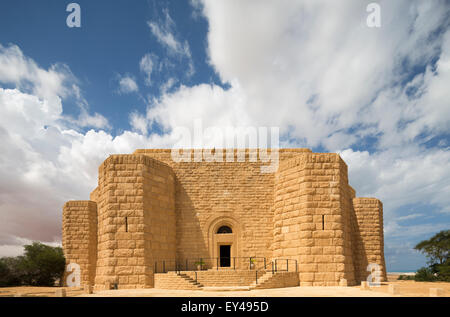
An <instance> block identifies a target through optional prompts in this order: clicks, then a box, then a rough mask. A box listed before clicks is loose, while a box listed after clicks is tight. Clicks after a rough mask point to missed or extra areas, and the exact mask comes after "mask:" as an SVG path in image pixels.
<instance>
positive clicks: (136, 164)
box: [63, 149, 386, 289]
mask: <svg viewBox="0 0 450 317" xmlns="http://www.w3.org/2000/svg"><path fill="white" fill-rule="evenodd" d="M239 153H244V156H243V158H244V159H243V161H239V160H238V157H239ZM251 153H252V152H251V151H250V150H245V151H242V152H241V151H238V150H234V151H233V153H232V155H234V162H226V151H224V153H223V162H206V161H205V160H202V161H201V162H195V159H194V158H195V155H194V151H192V153H191V161H190V162H178V163H177V162H175V161H174V160H173V159H172V156H171V150H137V151H136V152H135V153H134V154H130V155H112V156H110V157H109V158H108V159H106V160H105V162H103V164H102V165H101V166H100V167H99V183H98V187H97V188H96V189H95V190H94V191H93V192H92V193H91V195H90V199H91V201H90V202H68V203H67V204H66V205H65V206H64V218H63V219H64V220H63V244H64V251H65V254H66V256H67V259H68V261H75V262H76V261H81V263H79V264H80V265H83V272H89V273H85V274H87V275H86V276H87V277H84V281H89V283H93V282H94V280H95V287H96V289H104V288H107V287H110V286H111V284H117V285H118V287H119V288H137V287H153V286H154V264H155V261H162V260H166V261H170V260H173V261H174V260H175V259H176V260H177V261H180V262H184V260H185V259H190V260H193V259H198V258H203V259H204V260H205V262H207V263H210V264H211V265H210V266H211V267H215V266H217V264H216V263H217V261H216V260H217V259H216V257H217V256H218V253H217V252H218V246H219V245H220V244H221V243H225V244H232V248H231V257H237V258H239V257H246V259H242V260H241V259H238V260H237V264H239V263H240V261H242V263H244V265H243V266H242V267H241V266H239V265H237V266H236V267H237V268H241V269H246V268H247V264H248V257H265V258H266V259H267V263H270V261H271V260H273V259H290V260H295V261H297V266H298V270H299V280H300V285H311V286H314V285H330V286H331V285H333V286H334V285H339V282H340V280H341V279H345V280H346V281H347V283H348V285H353V284H355V283H357V282H359V281H361V280H365V277H366V276H367V274H369V273H368V272H366V271H365V270H366V268H367V264H368V263H378V264H380V266H381V267H382V268H383V272H384V273H383V274H384V277H385V274H386V273H385V270H386V269H385V263H384V255H383V247H384V245H383V217H382V204H381V202H380V201H378V200H376V199H366V198H355V191H354V190H353V189H352V188H351V187H350V186H349V184H348V175H347V166H346V164H345V163H344V162H343V161H342V159H341V158H340V157H339V155H337V154H330V153H312V152H311V151H310V150H307V149H281V150H280V151H279V160H280V163H279V164H280V165H279V169H278V171H277V172H276V173H261V167H262V166H267V165H268V164H267V163H263V162H261V160H259V159H258V160H257V161H256V162H251V161H250V155H251ZM221 225H227V226H230V227H231V228H232V229H233V233H232V234H226V235H218V234H216V230H217V229H218V228H219V227H220V226H221ZM82 232H83V233H82ZM85 232H87V234H84V233H85ZM94 241H95V242H94ZM86 246H88V247H87V248H88V250H89V252H88V253H85V254H82V251H81V250H82V249H83V250H86ZM208 258H209V259H208ZM295 261H293V262H291V263H292V265H294V263H295ZM269 265H270V264H269ZM290 265H291V264H290ZM86 283H87V282H86Z"/></svg>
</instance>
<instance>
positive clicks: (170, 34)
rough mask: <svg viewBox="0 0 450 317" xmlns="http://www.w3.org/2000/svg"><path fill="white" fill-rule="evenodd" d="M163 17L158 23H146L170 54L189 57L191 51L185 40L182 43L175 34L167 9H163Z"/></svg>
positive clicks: (173, 24)
mask: <svg viewBox="0 0 450 317" xmlns="http://www.w3.org/2000/svg"><path fill="white" fill-rule="evenodd" d="M163 14H164V19H163V20H161V21H160V22H159V23H157V22H154V21H148V22H147V25H148V27H149V28H150V30H151V32H152V34H153V35H154V36H155V37H156V39H157V40H158V42H160V43H161V44H162V45H163V46H165V47H166V48H167V49H168V52H169V53H171V54H176V55H181V56H183V55H184V56H186V57H189V58H190V57H191V51H190V48H189V44H188V43H187V41H184V42H183V43H182V42H181V41H180V40H178V39H177V37H176V35H175V23H174V22H173V20H172V18H171V17H170V14H169V10H167V9H165V10H163Z"/></svg>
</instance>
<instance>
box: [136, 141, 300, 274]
mask: <svg viewBox="0 0 450 317" xmlns="http://www.w3.org/2000/svg"><path fill="white" fill-rule="evenodd" d="M305 151H309V150H305V149H297V150H292V151H291V152H289V151H286V152H282V153H280V158H283V157H284V156H285V155H297V154H298V153H303V152H305ZM233 152H234V154H233V155H234V162H226V151H225V150H224V151H223V162H206V161H204V160H203V161H202V162H194V151H192V153H191V162H179V163H176V162H174V161H173V159H172V157H171V150H152V149H145V150H137V151H135V154H140V155H146V156H148V157H151V158H154V159H156V160H159V161H161V162H164V163H166V164H167V165H169V166H170V167H171V168H172V169H173V171H174V174H175V177H176V195H175V205H176V206H175V209H176V222H177V228H176V231H177V258H178V259H180V260H181V261H182V260H183V259H186V258H190V259H192V258H204V259H206V258H214V257H217V250H215V248H216V246H215V245H212V244H213V237H212V235H213V234H214V228H216V227H217V226H220V224H221V223H223V224H233V225H234V227H233V230H234V233H233V234H234V235H237V237H236V241H237V246H236V250H234V254H232V256H233V257H250V256H253V257H266V258H271V257H272V250H271V249H272V241H273V185H274V183H273V182H274V176H273V173H269V174H264V173H261V166H263V165H267V163H262V162H261V161H260V160H258V161H257V162H250V159H249V155H250V154H249V150H246V151H244V155H245V158H244V159H245V161H244V162H238V151H237V150H234V151H233ZM233 225H232V226H233ZM232 253H233V251H232ZM211 261H213V262H214V263H211V265H209V266H210V267H213V266H215V261H214V260H211ZM205 262H207V263H209V261H208V260H205ZM238 263H240V261H238Z"/></svg>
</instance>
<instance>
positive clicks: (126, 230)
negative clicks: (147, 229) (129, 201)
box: [125, 217, 128, 232]
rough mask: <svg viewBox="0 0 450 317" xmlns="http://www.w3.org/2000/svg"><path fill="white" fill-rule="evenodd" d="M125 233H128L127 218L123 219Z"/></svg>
mask: <svg viewBox="0 0 450 317" xmlns="http://www.w3.org/2000/svg"><path fill="white" fill-rule="evenodd" d="M125 232H128V217H125Z"/></svg>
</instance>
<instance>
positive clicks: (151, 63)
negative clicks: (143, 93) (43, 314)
mask: <svg viewBox="0 0 450 317" xmlns="http://www.w3.org/2000/svg"><path fill="white" fill-rule="evenodd" d="M157 59H158V57H157V56H156V55H154V54H145V55H144V57H142V59H141V62H140V63H139V68H140V70H141V72H143V73H144V74H145V84H146V85H147V86H150V85H151V83H152V73H153V70H154V67H155V66H156V64H157V62H158V60H157Z"/></svg>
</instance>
